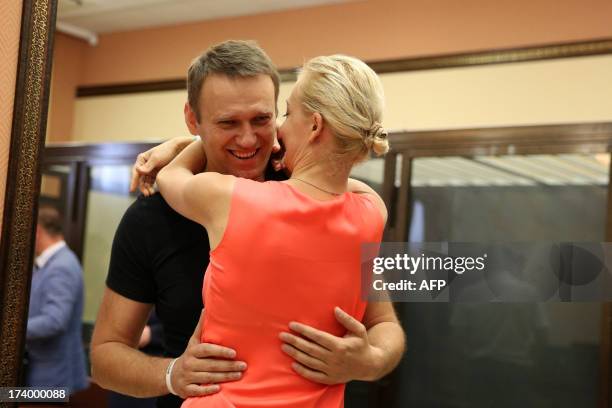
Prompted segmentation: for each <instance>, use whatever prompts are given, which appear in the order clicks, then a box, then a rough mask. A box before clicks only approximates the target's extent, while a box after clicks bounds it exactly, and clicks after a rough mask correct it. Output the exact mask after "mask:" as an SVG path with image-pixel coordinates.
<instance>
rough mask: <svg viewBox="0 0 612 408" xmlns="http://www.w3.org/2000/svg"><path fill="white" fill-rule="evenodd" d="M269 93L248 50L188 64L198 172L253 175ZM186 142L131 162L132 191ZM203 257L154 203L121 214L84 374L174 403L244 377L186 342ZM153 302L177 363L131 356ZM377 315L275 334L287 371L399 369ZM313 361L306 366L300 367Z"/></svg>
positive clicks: (353, 375) (397, 345) (198, 245)
mask: <svg viewBox="0 0 612 408" xmlns="http://www.w3.org/2000/svg"><path fill="white" fill-rule="evenodd" d="M278 87H279V76H278V73H277V71H276V69H275V68H274V66H273V65H272V62H271V61H270V59H269V58H268V56H267V55H266V54H265V53H264V52H263V51H262V50H261V49H260V48H259V47H258V46H256V45H255V44H253V43H250V42H244V41H227V42H224V43H221V44H218V45H216V46H214V47H212V48H210V49H209V50H208V51H207V52H206V53H204V54H203V55H201V56H200V57H199V58H198V59H196V60H195V61H194V62H193V63H192V65H191V67H190V68H189V72H188V79H187V88H188V102H187V103H186V104H185V121H186V124H187V127H188V128H189V130H190V132H191V133H192V134H194V135H200V134H201V135H205V136H204V138H203V140H202V141H197V142H195V143H202V144H203V148H204V149H205V152H206V157H207V162H206V163H203V162H202V163H200V168H201V169H202V171H204V170H208V171H216V172H220V173H226V174H233V175H236V176H240V177H247V178H251V179H255V180H263V179H264V173H265V171H266V169H267V168H268V162H269V159H270V155H271V151H272V148H273V144H274V140H275V134H276V123H275V121H276V102H277V98H278ZM191 142H192V140H191V139H190V138H177V139H173V140H171V141H169V142H166V143H164V144H162V145H160V146H158V147H157V148H155V149H153V150H151V151H149V152H146V153H144V154H143V155H140V156H139V160H138V162H137V164H139V165H140V166H139V169H140V171H142V172H144V173H147V174H148V175H147V176H146V177H145V178H144V183H142V184H141V189H142V190H143V191H144V192H146V193H147V194H148V193H151V191H150V186H148V185H147V183H148V182H149V183H150V181H151V179H152V178H153V177H154V175H155V174H156V171H157V170H158V169H159V168H160V167H161V166H163V165H165V164H166V163H167V162H168V161H169V160H171V159H172V157H174V155H176V154H177V152H179V151H180V150H181V149H182V148H184V147H185V146H186V145H188V144H189V143H191ZM266 176H267V177H270V176H272V174H271V173H269V172H268V173H266ZM147 177H148V179H147ZM208 252H209V246H208V239H207V236H206V232H205V231H204V230H203V228H202V227H201V226H199V225H197V224H195V223H193V222H191V221H188V220H187V219H185V218H183V217H181V216H180V215H178V214H177V213H176V212H174V211H173V210H172V209H171V208H170V207H169V206H168V205H167V204H166V202H165V201H164V200H163V198H162V197H161V195H159V194H154V195H152V196H150V197H148V198H140V199H138V200H137V201H136V202H135V203H134V204H133V205H132V206H131V207H130V208H129V209H128V210H127V212H126V214H125V215H124V217H123V219H122V221H121V224H120V225H119V227H118V230H117V233H116V236H115V241H114V244H113V250H112V254H111V263H110V269H109V275H108V279H107V288H106V291H105V294H104V299H103V301H102V305H101V307H100V314H99V316H98V320H97V323H96V328H95V332H94V336H93V339H92V346H91V347H92V352H91V360H92V370H93V371H92V372H93V377H94V379H95V380H96V381H97V382H98V383H99V384H100V385H101V386H103V387H105V388H111V389H113V390H116V391H119V392H122V393H125V394H130V395H134V396H143V397H144V396H153V395H164V394H168V392H169V391H172V390H174V392H175V393H176V394H177V395H178V396H180V397H181V398H185V397H188V396H197V395H205V394H208V393H212V392H217V391H218V390H219V387H220V386H222V384H219V383H222V382H224V381H233V380H239V379H240V377H241V375H242V372H243V371H244V370H245V369H248V368H247V366H246V363H245V362H240V361H233V360H232V359H233V358H234V356H235V351H234V350H231V349H228V348H225V347H222V345H213V344H200V340H199V339H200V331H199V328H196V331H195V332H194V333H193V335H192V336H191V337H190V334H191V331H192V329H193V327H194V326H196V323H197V322H198V319H199V317H200V310H201V308H202V298H201V290H202V280H203V273H204V270H205V269H206V266H207V264H208V261H209V259H208ZM152 304H155V306H156V310H157V313H158V316H159V318H160V320H161V321H162V323H163V326H164V330H165V339H166V348H167V350H166V351H167V355H168V356H172V357H175V356H176V357H178V356H180V358H178V359H177V360H176V361H173V360H171V359H170V358H158V359H156V358H152V357H148V356H145V355H143V354H142V353H139V352H138V351H137V350H135V345H136V344H137V340H138V337H139V335H140V331H141V330H142V327H143V325H144V322H145V321H146V318H147V314H148V313H149V311H150V309H151V307H152ZM386 307H388V308H389V309H388V316H389V317H388V319H385V321H381V322H380V323H379V324H377V325H376V326H374V327H372V328H371V329H370V330H368V331H366V330H365V327H364V326H363V325H362V324H361V323H360V322H358V321H356V320H354V319H353V318H352V317H350V316H349V315H347V314H346V313H343V312H342V311H337V312H336V317H337V318H338V320H339V321H340V323H342V324H343V325H344V326H345V327H346V328H347V330H348V334H347V335H346V336H345V337H342V338H340V337H335V336H332V335H330V334H328V333H324V332H320V331H318V330H316V329H314V328H311V327H308V326H304V325H300V324H297V325H291V326H290V327H289V328H290V329H291V330H292V331H293V332H294V334H289V333H282V334H281V333H279V337H280V338H281V340H282V341H283V342H285V344H284V346H283V348H282V349H283V351H285V352H286V353H288V354H289V355H290V356H292V357H293V358H294V359H295V360H296V362H295V364H294V369H295V371H296V372H297V373H298V374H299V375H302V376H304V377H305V378H308V379H310V380H312V381H317V382H321V383H326V384H333V383H339V382H347V381H349V380H351V379H363V380H373V379H376V378H380V377H381V376H382V375H384V374H386V373H388V372H389V371H390V370H391V369H393V367H395V365H396V364H397V363H398V362H399V359H400V357H401V354H402V352H403V347H404V338H403V332H402V329H401V327H400V326H399V324H398V322H397V320H396V318H395V315H394V314H393V310H392V308H391V306H390V305H387V306H386ZM330 313H333V311H331V310H330ZM287 323H289V322H287ZM198 327H199V325H198ZM298 335H299V336H298ZM188 341H189V342H188ZM187 342H188V344H187ZM321 343H325V344H326V345H328V347H327V348H323V347H322V346H321ZM185 346H187V348H186V349H185ZM313 358H314V359H317V361H318V364H317V368H318V369H317V370H313V369H312V368H311V365H310V364H309V362H311V361H312V359H313ZM171 362H172V363H173V364H172V365H170V363H171ZM166 371H168V374H169V375H168V376H166ZM166 380H168V384H167V383H166ZM201 384H205V385H201ZM168 385H169V386H170V387H169V386H168ZM180 401H181V400H180V399H179V398H176V397H173V396H168V395H166V396H165V397H162V398H160V399H159V400H158V405H160V406H178V405H179V404H180Z"/></svg>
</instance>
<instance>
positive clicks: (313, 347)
mask: <svg viewBox="0 0 612 408" xmlns="http://www.w3.org/2000/svg"><path fill="white" fill-rule="evenodd" d="M334 313H335V316H336V319H337V320H338V321H339V322H340V323H341V324H342V325H343V326H344V327H345V328H346V329H347V331H348V332H347V333H346V335H344V337H337V336H334V335H331V334H329V333H326V332H324V331H321V330H317V329H315V328H313V327H310V326H307V325H304V324H301V323H296V322H291V323H290V324H289V328H290V329H291V330H292V331H294V332H296V333H298V334H300V335H301V336H302V337H299V336H296V335H294V334H291V333H286V332H282V333H281V334H280V336H279V337H280V339H281V340H282V341H283V342H284V343H285V344H283V346H282V350H283V351H284V352H285V353H287V354H288V355H289V356H291V357H292V358H293V359H294V360H296V362H295V363H293V369H294V370H295V371H296V372H297V373H298V374H300V375H301V376H302V377H304V378H306V379H308V380H311V381H314V382H318V383H321V384H340V383H346V382H348V381H351V380H365V381H367V380H373V379H375V378H378V371H379V369H378V364H377V363H378V361H379V355H380V353H381V351H380V350H379V349H377V348H376V347H374V346H372V345H371V344H370V342H369V339H368V333H367V330H366V327H365V326H364V325H363V324H362V323H361V322H359V321H357V320H355V319H354V318H353V317H352V316H350V315H349V314H347V313H346V312H344V311H343V310H342V309H340V308H339V307H336V308H335V310H334Z"/></svg>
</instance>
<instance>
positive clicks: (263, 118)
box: [255, 116, 270, 123]
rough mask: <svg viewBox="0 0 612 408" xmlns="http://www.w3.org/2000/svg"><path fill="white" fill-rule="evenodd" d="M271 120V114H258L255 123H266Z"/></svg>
mask: <svg viewBox="0 0 612 408" xmlns="http://www.w3.org/2000/svg"><path fill="white" fill-rule="evenodd" d="M269 120H270V117H269V116H258V117H256V118H255V123H266V122H268V121H269Z"/></svg>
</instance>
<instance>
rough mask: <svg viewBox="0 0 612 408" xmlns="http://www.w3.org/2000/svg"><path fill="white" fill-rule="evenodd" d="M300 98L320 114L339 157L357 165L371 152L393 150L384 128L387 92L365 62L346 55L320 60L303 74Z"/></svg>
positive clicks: (380, 153) (310, 62) (308, 66)
mask: <svg viewBox="0 0 612 408" xmlns="http://www.w3.org/2000/svg"><path fill="white" fill-rule="evenodd" d="M300 77H301V78H300V79H301V81H300V89H299V92H300V98H301V100H302V103H303V106H304V107H305V108H306V110H308V111H310V112H319V113H320V114H321V116H323V120H324V121H325V122H326V124H327V125H328V126H330V127H331V129H332V131H333V133H334V135H335V136H336V140H337V142H338V154H339V156H341V157H348V158H349V159H352V160H353V161H354V162H357V161H360V160H363V159H365V158H366V157H367V156H368V153H369V151H370V149H371V150H372V151H373V152H374V153H375V154H377V155H379V156H380V155H383V154H385V153H387V151H389V142H388V141H387V133H386V132H385V130H384V128H383V127H382V124H381V121H382V112H383V109H384V93H383V88H382V84H381V82H380V79H379V78H378V75H376V73H375V72H374V71H373V70H372V69H371V68H370V67H368V66H367V65H366V64H365V63H364V62H363V61H360V60H358V59H357V58H353V57H349V56H346V55H331V56H326V57H316V58H313V59H311V60H310V61H308V62H307V63H306V64H305V65H304V68H303V69H302V71H301V73H300Z"/></svg>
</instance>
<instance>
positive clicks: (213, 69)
mask: <svg viewBox="0 0 612 408" xmlns="http://www.w3.org/2000/svg"><path fill="white" fill-rule="evenodd" d="M212 74H220V75H226V76H228V77H230V78H236V77H239V78H240V77H242V78H245V77H254V76H256V75H268V76H269V77H270V79H272V82H273V83H274V101H275V103H276V101H277V99H278V89H279V84H280V76H279V75H278V71H277V70H276V67H275V66H274V64H273V63H272V60H271V59H270V57H268V55H267V54H266V53H265V52H264V50H262V49H261V48H260V47H259V45H257V43H256V42H255V41H238V40H230V41H224V42H222V43H219V44H216V45H213V46H212V47H210V48H209V49H208V50H206V51H205V52H204V53H203V54H202V55H200V56H199V57H198V58H196V59H195V60H193V62H192V63H191V65H190V66H189V70H188V71H187V99H188V101H189V106H190V107H191V110H193V111H194V112H195V114H196V118H197V120H198V122H199V121H200V119H201V118H200V104H199V99H200V91H201V90H202V84H204V80H205V79H206V77H207V76H209V75H212Z"/></svg>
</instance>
